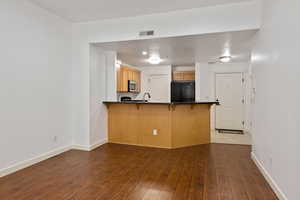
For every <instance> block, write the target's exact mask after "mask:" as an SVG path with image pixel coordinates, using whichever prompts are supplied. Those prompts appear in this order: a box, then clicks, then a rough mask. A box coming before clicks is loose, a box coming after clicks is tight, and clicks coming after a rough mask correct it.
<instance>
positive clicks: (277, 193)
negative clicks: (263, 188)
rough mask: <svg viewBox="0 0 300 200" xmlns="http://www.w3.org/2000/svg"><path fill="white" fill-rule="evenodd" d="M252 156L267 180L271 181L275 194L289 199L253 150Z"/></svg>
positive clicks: (283, 199)
mask: <svg viewBox="0 0 300 200" xmlns="http://www.w3.org/2000/svg"><path fill="white" fill-rule="evenodd" d="M251 158H252V160H253V161H254V163H255V164H256V166H257V167H258V169H259V170H260V172H261V173H262V175H263V176H264V177H265V179H266V180H267V182H268V183H269V185H270V186H271V188H272V189H273V191H274V192H275V194H276V195H277V197H278V199H279V200H288V199H287V197H286V196H285V194H284V193H283V192H282V190H281V189H280V188H279V186H278V185H277V183H276V182H275V181H274V179H273V178H272V176H271V175H270V174H269V173H268V171H267V170H266V169H265V168H264V166H263V165H262V163H261V162H260V161H259V160H258V159H257V157H256V155H255V154H254V153H253V152H251Z"/></svg>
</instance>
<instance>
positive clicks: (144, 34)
mask: <svg viewBox="0 0 300 200" xmlns="http://www.w3.org/2000/svg"><path fill="white" fill-rule="evenodd" d="M139 35H140V37H145V36H153V35H154V31H141V32H140V33H139Z"/></svg>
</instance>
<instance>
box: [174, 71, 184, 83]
mask: <svg viewBox="0 0 300 200" xmlns="http://www.w3.org/2000/svg"><path fill="white" fill-rule="evenodd" d="M173 80H174V81H182V80H183V73H182V72H174V73H173Z"/></svg>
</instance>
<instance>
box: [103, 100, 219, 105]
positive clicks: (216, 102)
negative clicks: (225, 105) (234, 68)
mask: <svg viewBox="0 0 300 200" xmlns="http://www.w3.org/2000/svg"><path fill="white" fill-rule="evenodd" d="M103 103H104V104H155V105H195V104H209V105H214V104H215V105H220V103H219V102H218V101H200V102H197V101H195V102H149V101H142V100H141V101H103Z"/></svg>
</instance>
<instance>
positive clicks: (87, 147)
mask: <svg viewBox="0 0 300 200" xmlns="http://www.w3.org/2000/svg"><path fill="white" fill-rule="evenodd" d="M105 143H107V140H99V141H97V142H95V143H94V144H92V145H90V146H84V145H77V144H75V145H72V149H76V150H81V151H92V150H94V149H96V148H98V147H99V146H101V145H103V144H105Z"/></svg>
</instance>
